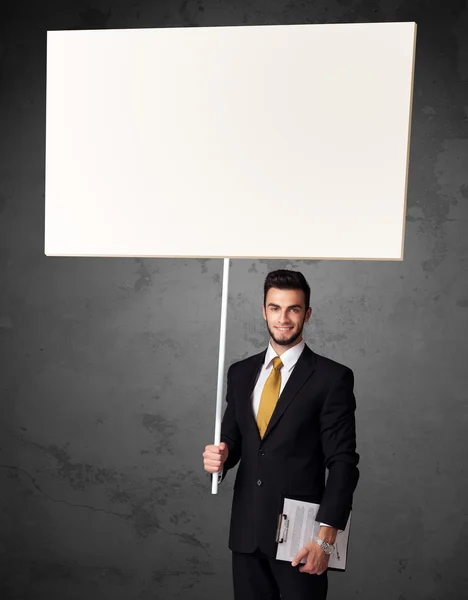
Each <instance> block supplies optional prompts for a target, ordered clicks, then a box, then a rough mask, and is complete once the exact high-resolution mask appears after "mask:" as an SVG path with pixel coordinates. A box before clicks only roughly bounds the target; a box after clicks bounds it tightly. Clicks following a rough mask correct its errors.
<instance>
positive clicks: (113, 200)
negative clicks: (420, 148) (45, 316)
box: [45, 23, 416, 260]
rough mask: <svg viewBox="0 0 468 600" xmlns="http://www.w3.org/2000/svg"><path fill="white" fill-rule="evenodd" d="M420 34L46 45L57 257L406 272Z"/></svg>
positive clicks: (314, 29)
mask: <svg viewBox="0 0 468 600" xmlns="http://www.w3.org/2000/svg"><path fill="white" fill-rule="evenodd" d="M415 38H416V25H415V24H414V23H372V24H369V23H364V24H333V25H285V26H283V25H268V26H242V27H198V28H166V29H127V30H92V31H52V32H51V31H50V32H48V35H47V111H46V207H45V209H46V210H45V254H46V255H48V256H154V257H232V258H296V259H301V258H302V259H307V258H310V259H334V258H335V259H387V260H392V259H393V260H401V259H402V258H403V242H404V219H405V208H406V188H407V172H408V153H409V136H410V121H411V104H412V87H413V85H412V84H413V73H414V52H415Z"/></svg>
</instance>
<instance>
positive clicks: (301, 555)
mask: <svg viewBox="0 0 468 600" xmlns="http://www.w3.org/2000/svg"><path fill="white" fill-rule="evenodd" d="M308 554H309V551H308V550H307V548H302V550H301V551H300V552H299V553H298V554H296V556H295V557H294V558H293V561H292V563H291V564H292V566H293V567H295V566H297V565H298V564H299V563H300V562H301V560H302V559H303V558H304V557H306V556H307V555H308ZM300 570H301V569H299V571H300Z"/></svg>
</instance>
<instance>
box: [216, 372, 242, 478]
mask: <svg viewBox="0 0 468 600" xmlns="http://www.w3.org/2000/svg"><path fill="white" fill-rule="evenodd" d="M233 366H234V365H231V366H230V367H229V370H228V373H227V392H226V402H227V407H226V410H225V412H224V416H223V420H222V423H221V441H222V442H225V444H226V445H227V447H228V448H229V455H228V458H227V460H226V462H225V463H224V468H223V471H222V477H221V481H222V480H223V479H224V477H225V476H226V473H227V472H228V471H229V469H232V468H233V467H235V466H236V465H237V463H238V462H239V460H240V458H241V451H242V434H241V432H240V429H239V425H238V423H237V419H236V407H235V399H234V396H233V392H232V370H233Z"/></svg>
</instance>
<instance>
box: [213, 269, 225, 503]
mask: <svg viewBox="0 0 468 600" xmlns="http://www.w3.org/2000/svg"><path fill="white" fill-rule="evenodd" d="M228 284H229V258H225V259H224V268H223V291H222V296H221V326H220V331H219V360H218V390H217V394H216V419H215V435H214V443H215V445H216V446H219V444H220V443H221V419H222V408H223V382H224V357H225V350H226V325H227V304H228V287H229V285H228ZM211 493H212V494H217V493H218V473H213V479H212V482H211Z"/></svg>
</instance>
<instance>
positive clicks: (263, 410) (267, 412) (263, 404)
mask: <svg viewBox="0 0 468 600" xmlns="http://www.w3.org/2000/svg"><path fill="white" fill-rule="evenodd" d="M282 366H283V363H282V361H281V358H280V357H279V356H276V357H275V358H274V359H273V369H272V370H271V373H270V375H269V376H268V379H267V380H266V381H265V385H264V386H263V391H262V396H261V398H260V406H259V407H258V413H257V425H258V430H259V432H260V437H261V438H263V436H264V435H265V431H266V430H267V427H268V423H269V422H270V419H271V415H272V414H273V411H274V410H275V406H276V403H277V402H278V398H279V393H280V389H281V372H280V371H281V367H282Z"/></svg>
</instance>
